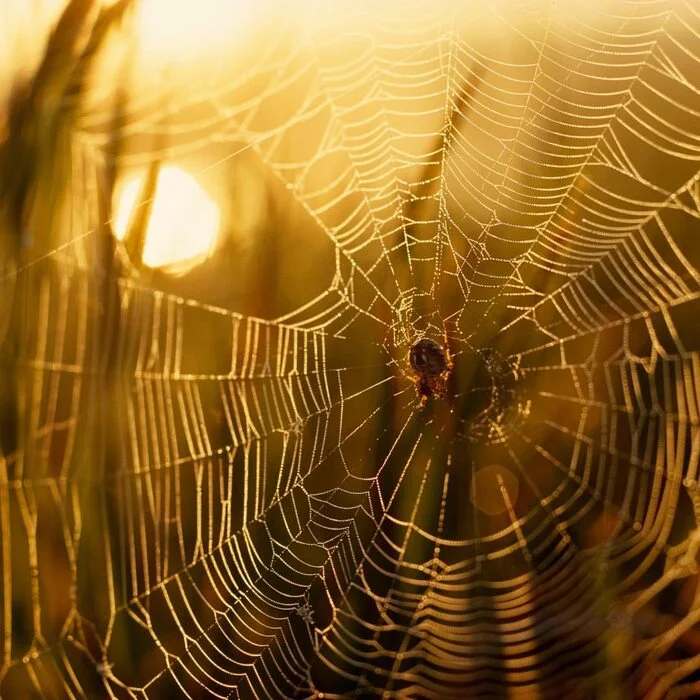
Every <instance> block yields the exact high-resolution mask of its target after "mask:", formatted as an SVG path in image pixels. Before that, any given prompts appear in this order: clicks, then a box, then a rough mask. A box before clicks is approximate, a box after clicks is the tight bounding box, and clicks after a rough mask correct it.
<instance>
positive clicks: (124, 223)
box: [114, 166, 221, 273]
mask: <svg viewBox="0 0 700 700" xmlns="http://www.w3.org/2000/svg"><path fill="white" fill-rule="evenodd" d="M144 177H145V175H144V174H141V175H140V176H138V177H135V178H133V179H130V180H129V181H128V182H126V183H125V184H124V186H123V188H122V189H121V193H120V194H119V196H118V203H117V210H116V211H117V216H116V219H115V222H114V233H115V235H116V236H117V238H119V239H120V240H121V239H123V238H124V236H125V235H126V231H127V228H128V225H129V221H130V219H131V217H132V214H133V212H134V207H135V206H136V203H137V200H138V197H139V192H140V190H141V186H142V183H143V178H144ZM220 218H221V215H220V211H219V206H218V205H217V204H216V202H214V201H213V200H212V199H211V197H209V195H208V194H207V193H206V192H205V191H204V189H203V188H202V187H201V185H200V184H199V183H198V182H197V181H196V180H195V179H194V178H193V177H192V176H191V175H190V174H188V173H186V172H185V171H184V170H182V169H181V168H176V167H172V166H168V167H164V168H162V169H161V171H160V173H159V174H158V181H157V185H156V192H155V196H154V199H153V206H152V209H151V213H150V217H149V219H148V226H147V229H146V242H145V246H144V250H143V263H144V264H145V265H148V266H149V267H165V268H170V270H171V271H174V272H179V273H182V272H186V271H187V270H188V269H191V268H192V267H194V266H195V265H197V264H199V263H200V262H202V261H203V260H204V259H205V258H206V257H208V256H209V254H210V253H211V252H212V250H213V249H214V247H215V246H216V242H217V238H218V233H219V223H220Z"/></svg>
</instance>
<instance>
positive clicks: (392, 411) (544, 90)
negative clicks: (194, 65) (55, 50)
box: [0, 0, 700, 698]
mask: <svg viewBox="0 0 700 700" xmlns="http://www.w3.org/2000/svg"><path fill="white" fill-rule="evenodd" d="M469 5H470V7H469V8H468V9H467V7H466V4H465V3H457V2H456V3H449V2H444V3H424V2H409V3H402V6H401V9H400V10H399V9H397V7H396V6H392V5H390V4H379V5H377V4H376V3H359V2H355V3H352V6H351V7H344V6H343V7H342V9H337V10H334V11H333V12H325V13H324V12H319V13H317V14H316V17H315V21H316V24H315V25H314V26H313V27H312V28H311V29H308V30H307V31H304V32H300V31H299V27H298V25H296V24H295V23H293V22H291V21H290V22H288V23H285V22H280V23H279V24H276V25H274V27H272V28H271V33H270V34H269V35H268V37H267V40H266V42H265V45H264V48H263V50H258V51H256V52H255V53H254V54H250V55H246V61H245V62H243V63H242V65H243V67H242V68H239V67H238V66H237V69H236V70H235V71H228V72H226V71H225V70H223V69H222V70H221V71H220V73H217V74H216V75H215V76H214V77H212V78H211V80H202V81H201V82H200V83H198V84H197V85H195V86H192V85H189V86H188V89H187V91H183V92H181V93H178V92H177V91H175V92H174V94H172V95H170V94H169V95H168V96H167V97H166V96H164V95H163V94H159V93H158V91H155V93H149V94H148V95H146V96H142V97H140V98H139V100H136V101H135V102H129V103H127V104H126V106H122V108H121V116H120V119H121V120H122V127H121V128H122V129H123V130H124V132H125V133H126V134H128V135H130V139H129V140H127V141H126V143H125V145H124V147H123V148H122V149H120V150H119V151H118V152H113V151H110V147H111V145H112V142H111V128H112V126H113V124H114V104H115V101H114V100H112V101H109V100H108V101H107V102H108V103H109V104H108V105H107V106H101V107H95V106H93V107H91V109H89V110H87V111H86V112H85V114H82V115H81V117H80V119H78V120H77V122H76V124H75V126H74V128H73V129H72V130H71V134H70V144H71V148H70V154H69V157H70V163H71V167H70V175H69V177H67V179H66V181H65V186H66V188H67V189H66V191H67V193H68V196H67V199H68V204H67V206H66V207H64V208H63V209H62V210H61V215H60V217H57V220H52V221H51V223H50V224H49V223H47V222H46V221H44V220H43V219H42V218H41V217H40V216H38V217H37V219H36V221H35V222H34V227H33V228H32V229H31V230H29V231H26V232H25V233H24V238H23V239H22V241H23V243H22V245H21V246H19V247H18V248H17V250H16V251H15V252H14V253H13V255H12V256H7V257H6V260H7V262H6V263H5V264H4V266H3V267H2V268H0V269H1V270H2V278H1V279H0V289H2V294H1V295H0V309H2V318H3V319H4V320H3V321H2V325H0V334H1V335H0V343H1V346H0V348H1V350H0V354H1V356H2V365H3V378H4V386H5V387H7V389H3V393H4V395H5V396H4V397H3V399H2V400H3V401H4V405H3V410H2V413H0V415H2V430H1V431H0V465H1V466H2V471H1V472H0V498H1V499H2V501H1V505H2V509H1V511H0V512H1V517H0V532H1V538H0V544H1V546H2V572H3V573H2V581H3V584H2V598H3V603H2V610H1V619H2V625H1V626H0V628H1V629H2V637H3V646H2V652H1V654H2V664H0V668H2V681H1V684H2V685H1V686H0V687H2V689H3V694H7V695H8V696H10V695H11V694H12V692H20V691H21V692H30V691H33V692H36V693H39V694H43V695H55V696H61V697H63V696H66V697H81V696H85V695H93V696H94V695H98V696H99V695H105V696H112V697H149V698H159V697H173V696H178V695H181V696H183V697H193V698H204V697H222V698H224V697H225V698H233V697H241V698H242V697H270V698H290V697H325V698H333V697H338V698H340V697H349V696H352V695H353V694H354V693H355V694H357V695H358V696H359V697H374V696H383V697H425V698H449V697H455V698H458V697H465V693H467V694H468V696H469V697H474V698H476V697H494V696H499V695H502V694H504V693H510V694H512V695H513V696H514V697H562V696H565V697H591V694H594V693H597V694H599V695H600V696H601V697H603V696H610V697H618V696H621V697H637V696H638V697H642V696H643V697H657V698H661V697H675V698H681V697H692V696H695V695H697V694H698V693H700V641H698V640H699V636H698V635H700V628H699V626H698V621H699V620H700V598H699V597H698V596H699V590H700V589H699V588H698V572H697V556H698V547H699V546H700V529H699V527H698V517H699V516H698V514H699V513H700V493H699V492H698V482H697V478H698V456H699V455H700V432H699V431H698V412H699V410H700V409H699V408H698V387H699V386H700V359H699V358H700V356H699V355H698V349H699V348H698V343H699V342H700V335H699V334H698V333H697V322H696V318H697V314H698V311H699V310H700V306H699V298H700V273H699V272H698V258H699V257H700V247H698V243H697V239H698V231H699V228H698V220H699V210H698V208H699V206H700V185H699V177H700V176H699V171H698V159H699V157H700V130H699V129H698V123H699V122H698V118H699V116H700V96H699V90H700V85H699V84H698V79H699V76H700V69H699V66H698V56H699V55H700V36H699V34H700V16H699V15H700V13H699V11H698V6H697V4H696V3H694V2H690V1H689V2H671V1H665V0H664V1H662V0H658V1H657V0H648V1H647V0H645V1H644V2H638V1H635V2H624V1H622V0H614V1H608V2H604V3H603V2H589V3H576V4H573V5H572V4H570V3H550V2H522V3H520V2H517V3H501V2H493V1H492V2H486V1H485V2H479V3H476V4H474V3H469ZM164 91H165V89H164ZM107 92H109V91H107ZM95 104H97V105H102V104H103V103H102V102H100V101H99V100H96V101H95ZM164 104H165V106H164ZM166 156H167V158H168V159H171V160H173V161H178V159H179V160H180V161H184V160H187V161H188V162H189V163H190V165H191V164H192V163H195V164H197V165H196V168H199V173H200V174H201V175H203V176H204V175H207V174H209V175H211V174H212V173H213V174H216V173H217V172H219V171H222V172H223V171H224V170H225V169H226V168H234V169H235V168H236V167H240V168H241V170H240V171H238V178H239V179H238V180H236V182H238V183H239V185H240V186H241V187H244V186H252V185H246V182H249V181H252V180H254V178H256V177H259V178H261V181H262V182H264V183H265V186H264V187H265V190H264V191H265V192H266V193H268V194H267V195H266V196H268V197H269V198H270V201H272V202H277V201H279V202H284V206H285V207H286V208H287V210H289V212H291V213H288V214H287V215H285V216H282V215H280V216H279V217H278V218H276V219H274V221H273V222H272V225H271V230H275V231H277V233H278V237H277V238H274V239H270V240H273V244H271V246H272V247H271V248H270V250H268V253H269V254H270V255H271V256H272V257H271V258H269V259H268V258H266V260H268V263H270V264H272V263H271V262H270V260H277V263H276V264H281V266H282V268H283V269H284V271H285V272H284V274H283V273H282V272H279V271H278V272H279V274H276V275H275V276H272V277H265V278H263V279H262V281H260V280H258V282H256V283H253V282H251V280H254V279H257V278H256V277H254V276H251V277H246V278H245V280H244V281H245V282H246V283H248V282H249V283H250V284H251V285H253V286H252V287H251V288H250V289H249V288H248V287H246V288H242V287H235V286H234V287H232V291H231V292H230V294H229V295H228V296H226V297H216V298H212V297H210V296H207V293H205V291H203V290H205V289H206V287H205V286H203V283H202V280H201V279H199V278H193V279H190V280H189V283H190V284H191V286H190V287H189V289H190V290H191V291H188V292H187V293H185V291H184V290H183V288H182V287H177V285H176V283H175V282H172V281H168V280H167V279H166V278H165V277H163V276H160V277H159V276H158V274H157V273H150V274H146V271H144V270H141V271H140V272H139V271H136V272H134V270H133V269H132V266H129V264H128V261H124V260H123V259H122V258H123V256H122V258H119V255H118V244H117V243H116V242H111V243H110V238H109V235H108V234H107V233H105V226H104V223H105V222H104V220H103V218H104V217H102V214H103V211H102V210H101V208H100V207H101V201H102V200H101V198H100V187H101V185H102V184H103V183H104V181H105V171H106V170H108V168H109V166H110V163H112V161H114V162H116V166H117V168H124V169H128V168H129V167H135V166H137V165H138V166H142V165H148V164H150V163H152V162H153V161H154V159H161V158H164V157H166ZM110 158H111V159H112V160H110ZM196 168H195V170H194V171H193V172H197V170H196ZM191 171H192V169H191ZM261 196H263V195H261ZM270 206H271V208H274V207H272V205H270ZM285 211H286V210H285ZM244 214H245V215H246V216H248V215H249V212H248V213H247V212H242V213H241V212H238V214H237V216H243V215H244ZM285 217H286V218H285ZM285 222H286V223H287V224H289V227H288V228H285ZM289 222H293V224H294V225H292V224H291V223H289ZM42 224H43V225H44V226H45V228H42ZM49 228H50V229H51V231H52V232H53V233H52V235H51V236H49V235H48V234H47V233H46V231H47V230H48V229H49ZM256 230H257V229H256ZM258 233H259V232H258ZM4 235H5V234H4ZM6 236H10V233H7V232H6ZM265 240H267V239H265ZM285 240H292V241H296V243H294V246H295V247H290V245H287V247H284V246H285V243H284V241H285ZM251 245H252V244H251ZM10 247H11V246H9V244H7V245H6V244H5V243H3V250H6V249H10ZM115 250H117V253H115V252H114V251H115ZM270 251H271V252H270ZM307 254H308V255H311V254H313V255H314V256H318V257H317V258H315V259H317V260H318V261H320V262H318V263H316V264H315V265H314V267H313V275H309V274H308V271H307V273H306V278H305V279H304V284H300V283H298V284H292V282H290V281H289V280H294V279H296V278H294V276H293V275H294V270H293V269H292V268H294V267H296V266H299V265H302V263H303V257H304V255H307ZM223 255H224V254H223V253H221V254H220V255H218V256H217V255H216V254H215V255H214V256H213V259H212V260H211V261H210V262H209V263H208V264H211V265H214V266H216V265H219V267H213V268H207V270H206V272H205V273H203V276H205V277H208V278H211V277H212V276H213V277H215V278H216V279H224V280H228V279H229V278H232V279H233V278H237V277H238V275H239V270H238V268H236V264H239V263H240V261H241V260H242V259H243V258H236V257H235V256H234V257H233V258H231V259H226V266H224V263H223V262H222V260H223ZM275 256H277V257H275ZM280 256H281V263H280V262H279V260H280ZM217 257H218V262H217V260H216V258H217ZM115 260H121V262H120V263H119V264H116V263H115V262H114V261H115ZM285 260H288V263H289V264H288V265H287V266H285ZM292 260H293V261H294V262H292ZM237 261H238V263H237ZM231 266H233V267H231ZM302 267H303V265H302ZM255 269H256V270H258V268H255ZM273 269H277V268H273ZM304 269H306V268H304ZM193 274H195V275H196V273H193ZM241 274H242V273H241ZM285 275H287V277H285ZM271 280H279V283H274V284H273V283H272V282H271ZM297 281H298V280H297ZM222 284H223V283H222ZM231 284H232V285H235V284H236V283H235V280H234V281H231ZM251 289H252V291H251ZM421 337H429V338H434V339H436V340H438V341H439V340H440V339H442V338H446V339H447V342H448V343H449V349H450V354H451V357H452V360H453V362H454V369H453V370H452V372H451V374H450V377H449V382H448V388H447V391H446V392H445V397H444V399H440V400H438V399H436V398H435V397H432V398H429V400H428V401H427V402H426V405H425V406H422V407H421V406H420V405H419V402H418V401H417V400H416V394H415V388H414V385H413V382H412V381H411V378H410V376H407V374H406V357H407V353H408V351H409V349H410V347H411V345H412V343H413V342H415V341H416V340H417V339H418V338H421Z"/></svg>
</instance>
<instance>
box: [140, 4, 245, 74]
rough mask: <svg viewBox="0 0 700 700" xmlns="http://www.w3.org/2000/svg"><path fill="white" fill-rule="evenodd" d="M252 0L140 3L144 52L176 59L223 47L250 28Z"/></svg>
mask: <svg viewBox="0 0 700 700" xmlns="http://www.w3.org/2000/svg"><path fill="white" fill-rule="evenodd" d="M251 7H252V4H251V2H250V1H249V0H224V1H222V0H140V2H139V3H138V4H137V8H136V26H137V32H138V34H139V36H140V38H141V50H142V51H143V52H144V53H147V54H154V55H156V56H163V55H167V56H168V57H169V58H171V59H174V60H177V59H178V58H179V57H191V56H192V55H197V54H200V55H201V54H202V53H204V52H209V51H216V50H218V49H221V48H224V47H225V45H226V44H227V43H230V42H231V41H232V40H233V39H234V38H235V37H236V35H237V34H239V33H240V31H241V30H242V29H243V28H244V27H245V26H246V25H247V23H248V19H249V18H248V15H249V13H250V10H251Z"/></svg>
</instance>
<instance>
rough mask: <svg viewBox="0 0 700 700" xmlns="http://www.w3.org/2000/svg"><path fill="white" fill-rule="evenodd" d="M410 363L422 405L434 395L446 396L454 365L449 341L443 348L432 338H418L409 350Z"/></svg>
mask: <svg viewBox="0 0 700 700" xmlns="http://www.w3.org/2000/svg"><path fill="white" fill-rule="evenodd" d="M408 364H409V365H410V366H411V369H412V370H413V374H414V376H413V382H414V384H415V385H416V393H417V395H418V396H419V397H420V405H421V406H425V404H426V402H427V400H428V399H429V398H430V397H431V396H433V395H435V396H438V397H439V398H443V397H444V396H445V391H446V390H447V378H448V377H449V376H450V372H451V370H452V368H453V366H454V365H453V363H452V357H451V355H450V350H449V348H448V347H447V343H446V344H445V347H444V348H443V347H441V346H440V345H438V344H437V343H436V342H435V341H434V340H431V339H430V338H421V339H420V340H417V341H416V342H415V343H413V345H411V348H410V349H409V351H408Z"/></svg>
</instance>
